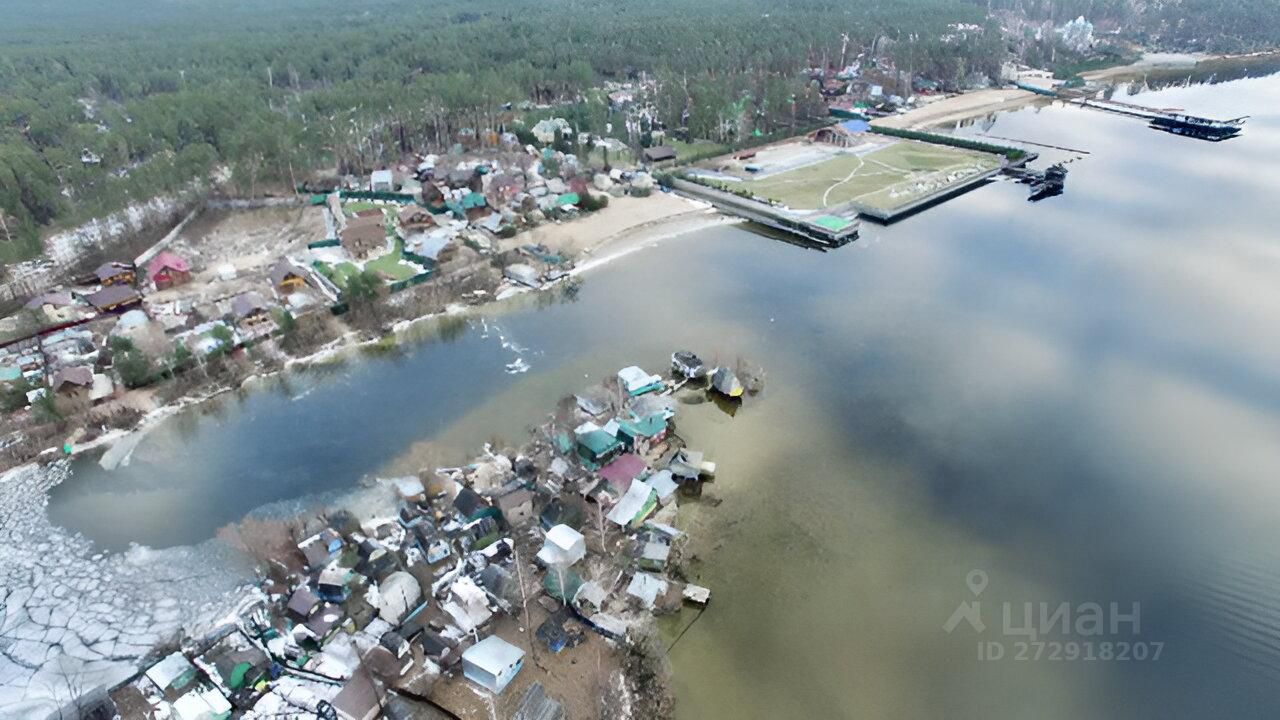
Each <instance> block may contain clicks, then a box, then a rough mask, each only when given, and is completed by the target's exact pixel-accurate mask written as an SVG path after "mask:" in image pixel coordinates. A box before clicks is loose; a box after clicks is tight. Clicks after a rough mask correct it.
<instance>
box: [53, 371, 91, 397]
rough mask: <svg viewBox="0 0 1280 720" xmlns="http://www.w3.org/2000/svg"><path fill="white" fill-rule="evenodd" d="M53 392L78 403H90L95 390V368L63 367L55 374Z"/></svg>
mask: <svg viewBox="0 0 1280 720" xmlns="http://www.w3.org/2000/svg"><path fill="white" fill-rule="evenodd" d="M51 387H52V388H53V394H54V395H57V396H58V398H60V399H64V400H67V401H69V402H71V403H73V404H76V405H88V404H89V403H90V398H89V395H90V393H92V392H93V368H89V367H69V368H63V369H62V370H59V371H58V372H56V373H54V375H53V382H52V383H51Z"/></svg>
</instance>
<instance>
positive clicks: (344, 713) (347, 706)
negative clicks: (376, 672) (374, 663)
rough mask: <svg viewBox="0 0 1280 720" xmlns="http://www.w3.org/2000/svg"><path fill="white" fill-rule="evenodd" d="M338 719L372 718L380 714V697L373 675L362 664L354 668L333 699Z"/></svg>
mask: <svg viewBox="0 0 1280 720" xmlns="http://www.w3.org/2000/svg"><path fill="white" fill-rule="evenodd" d="M333 709H334V711H335V712H336V713H337V716H338V718H339V720H373V719H374V718H376V717H378V716H379V715H381V714H382V699H381V697H380V693H379V690H378V686H377V685H376V684H375V682H374V680H373V676H372V675H371V674H370V672H369V670H368V669H366V668H365V667H364V666H363V664H362V665H361V666H360V667H358V668H356V671H355V672H354V673H353V674H352V675H351V679H350V680H348V681H347V683H346V684H345V685H343V686H342V689H341V690H339V691H338V694H337V696H335V697H334V699H333Z"/></svg>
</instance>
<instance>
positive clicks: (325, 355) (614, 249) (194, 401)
mask: <svg viewBox="0 0 1280 720" xmlns="http://www.w3.org/2000/svg"><path fill="white" fill-rule="evenodd" d="M674 199H676V198H675V197H674V196H673V200H674ZM646 200H647V199H646ZM678 201H679V202H680V203H682V204H684V205H687V206H688V209H683V210H681V211H680V212H671V213H668V214H664V215H661V216H659V217H656V218H653V219H649V220H645V221H643V222H640V223H637V224H635V225H631V226H627V227H623V228H622V229H620V230H618V231H616V232H614V233H611V234H609V235H606V236H605V237H604V238H602V239H599V240H597V241H596V242H595V243H593V244H591V245H590V246H588V247H586V248H585V249H583V250H582V251H581V252H580V253H579V257H578V260H579V261H580V262H579V264H577V265H576V266H575V267H574V268H573V269H572V270H570V271H569V274H568V277H570V278H577V277H581V276H583V275H585V274H587V273H589V272H593V271H595V270H598V269H600V268H603V267H605V266H607V265H609V264H610V263H613V262H615V261H618V260H621V259H623V258H625V257H626V256H628V255H630V254H632V253H634V252H638V251H640V250H643V249H645V248H648V247H655V246H656V245H657V244H659V243H662V242H667V241H670V240H674V239H677V238H680V237H683V236H686V235H690V234H693V233H695V232H697V231H699V230H704V229H707V228H711V227H718V226H721V225H730V224H734V223H738V222H741V221H740V220H737V219H735V218H730V217H727V216H724V215H721V214H719V213H717V212H716V211H715V210H714V209H713V208H712V207H711V206H710V205H707V204H706V203H699V202H697V201H694V200H689V199H686V198H678ZM609 210H610V208H604V209H602V210H600V211H598V213H597V214H600V215H603V214H606V213H609ZM623 210H624V209H623V208H616V209H615V214H616V212H620V211H623ZM602 219H603V218H602ZM573 224H574V223H564V224H561V225H557V226H554V227H552V228H548V229H549V230H561V228H569V229H570V231H572V225H573ZM517 239H524V238H520V236H517ZM530 239H532V238H530ZM559 285H560V282H555V283H549V284H547V285H544V286H542V287H540V288H537V289H536V290H535V289H533V288H523V287H516V288H512V289H511V290H514V292H512V291H510V290H509V291H507V292H503V293H499V294H498V295H495V296H494V297H493V298H492V299H489V300H486V301H485V302H482V303H480V304H477V305H463V304H451V305H449V306H448V307H447V308H446V309H445V310H443V311H441V312H436V313H428V314H426V315H420V316H418V317H414V318H406V319H403V320H398V321H396V322H394V323H392V324H391V326H390V327H389V328H388V330H387V332H386V333H385V334H383V335H382V336H379V337H375V338H368V339H360V336H359V333H357V332H355V331H352V332H349V333H346V334H344V335H342V336H340V337H338V338H336V339H334V340H331V341H330V342H328V343H325V344H324V345H322V346H321V347H319V348H318V349H316V350H315V351H314V352H311V353H309V354H307V355H302V356H298V357H290V358H289V359H288V360H286V361H284V363H283V365H282V366H281V367H280V368H279V369H277V370H273V371H271V372H266V373H260V374H254V375H250V376H249V377H247V378H245V379H244V380H243V381H242V382H241V383H240V384H239V385H236V386H225V387H219V388H216V389H213V390H211V391H209V392H205V393H201V394H197V395H187V396H183V397H181V398H177V399H175V400H173V401H170V402H168V403H165V404H164V405H161V406H159V407H156V408H154V409H152V410H150V411H149V412H148V413H147V414H146V415H144V416H143V417H142V419H141V420H139V421H138V424H137V425H135V426H134V427H133V428H131V429H127V430H125V429H117V430H111V431H109V432H106V433H103V434H102V435H100V436H98V437H95V438H93V439H92V440H88V441H86V442H84V443H72V444H71V452H70V453H59V454H58V455H57V459H63V458H74V457H77V456H79V455H82V454H84V453H87V452H93V451H95V450H98V449H101V448H104V447H105V448H106V451H105V452H104V454H103V460H105V459H106V458H107V457H108V456H109V455H110V454H111V453H112V452H113V451H115V450H116V448H117V447H118V446H121V445H124V444H129V443H132V444H131V445H129V446H128V450H127V451H126V452H125V453H124V454H123V457H121V458H119V459H118V460H117V461H115V462H114V463H113V467H106V466H105V465H104V467H106V469H107V470H114V469H115V468H116V467H118V466H119V465H127V464H128V462H127V461H128V455H129V454H131V453H132V449H133V447H134V446H136V445H137V444H138V443H140V442H142V440H143V439H145V436H146V435H147V433H149V432H151V431H152V430H154V429H155V427H157V426H158V425H159V424H160V423H161V422H163V421H164V420H166V419H168V418H170V417H172V416H174V415H176V414H178V413H179V412H181V411H183V410H187V409H190V408H192V407H196V406H199V405H201V404H203V403H205V402H207V401H209V400H213V399H216V398H218V397H220V396H222V395H225V394H227V393H230V392H234V391H236V390H239V389H252V388H251V387H250V386H251V385H252V384H254V383H258V382H262V381H265V380H268V379H271V378H274V377H278V376H279V375H281V374H283V373H285V372H288V371H291V370H293V369H295V368H299V367H301V368H306V367H311V366H314V365H321V364H325V363H330V362H335V361H342V360H345V359H348V358H350V357H351V356H352V355H353V354H356V353H359V352H360V351H362V350H365V349H367V348H370V347H374V346H377V345H379V344H381V343H384V342H386V338H387V337H391V338H393V340H394V344H395V345H396V346H401V345H403V344H405V343H406V342H408V341H410V340H413V339H416V338H415V337H412V336H411V335H410V333H411V331H412V330H414V329H415V328H417V327H419V326H421V325H424V324H426V323H429V322H434V321H438V320H440V319H441V318H444V317H454V316H459V315H467V314H470V313H475V312H480V313H483V312H487V311H493V310H498V309H501V308H502V307H503V306H504V305H506V304H507V301H508V300H511V299H512V298H516V297H520V296H523V295H527V294H529V293H537V292H545V291H548V290H553V289H555V288H557V287H559ZM58 451H59V448H58V447H56V446H55V447H50V448H47V449H45V450H44V451H43V452H42V453H41V454H40V455H38V456H37V457H36V458H35V459H33V460H31V461H29V462H27V463H22V464H19V465H15V466H13V467H12V468H3V469H0V472H8V471H10V470H14V469H17V468H20V467H24V466H25V465H29V464H31V463H38V464H39V463H44V462H47V461H48V458H47V456H48V455H50V454H51V453H58Z"/></svg>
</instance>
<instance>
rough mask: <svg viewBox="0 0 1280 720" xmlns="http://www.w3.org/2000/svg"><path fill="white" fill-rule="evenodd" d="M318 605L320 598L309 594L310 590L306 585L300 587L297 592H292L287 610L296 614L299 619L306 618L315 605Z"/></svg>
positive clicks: (311, 593)
mask: <svg viewBox="0 0 1280 720" xmlns="http://www.w3.org/2000/svg"><path fill="white" fill-rule="evenodd" d="M319 604H320V598H318V597H316V594H315V593H313V592H311V588H309V587H307V586H306V585H300V586H299V587H298V589H297V590H294V591H293V595H291V596H290V597H289V604H288V606H287V607H288V609H289V610H290V611H292V612H294V613H296V614H297V615H298V616H299V617H304V618H305V617H307V616H308V615H310V614H311V611H312V610H314V609H315V607H316V605H319Z"/></svg>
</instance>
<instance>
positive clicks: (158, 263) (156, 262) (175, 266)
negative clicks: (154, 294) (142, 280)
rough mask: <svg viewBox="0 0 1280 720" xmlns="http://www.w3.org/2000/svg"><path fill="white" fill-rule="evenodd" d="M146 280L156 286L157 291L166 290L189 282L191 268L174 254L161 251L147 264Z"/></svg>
mask: <svg viewBox="0 0 1280 720" xmlns="http://www.w3.org/2000/svg"><path fill="white" fill-rule="evenodd" d="M147 279H149V280H150V281H151V283H152V284H153V285H155V286H156V289H157V290H167V289H169V288H171V287H174V286H176V285H182V284H184V283H187V282H189V281H190V280H191V266H190V265H188V264H187V261H186V260H184V259H182V258H181V257H178V256H177V255H176V254H174V253H172V252H169V251H168V250H162V251H161V252H160V254H158V255H156V256H155V257H154V258H152V259H151V262H149V263H147Z"/></svg>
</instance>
